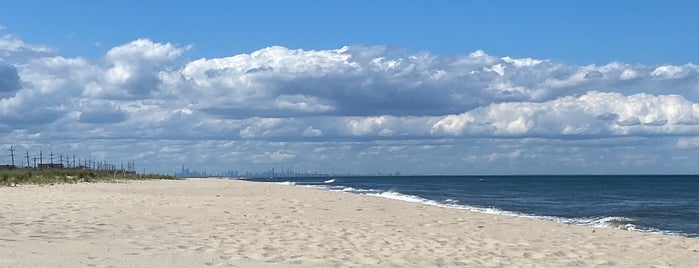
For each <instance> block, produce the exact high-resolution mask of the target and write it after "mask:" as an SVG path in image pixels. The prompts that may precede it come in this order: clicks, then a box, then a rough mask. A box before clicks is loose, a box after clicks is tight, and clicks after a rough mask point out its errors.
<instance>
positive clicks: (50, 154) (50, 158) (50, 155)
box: [49, 151, 53, 166]
mask: <svg viewBox="0 0 699 268" xmlns="http://www.w3.org/2000/svg"><path fill="white" fill-rule="evenodd" d="M49 161H51V162H49V164H50V165H52V166H53V151H49Z"/></svg>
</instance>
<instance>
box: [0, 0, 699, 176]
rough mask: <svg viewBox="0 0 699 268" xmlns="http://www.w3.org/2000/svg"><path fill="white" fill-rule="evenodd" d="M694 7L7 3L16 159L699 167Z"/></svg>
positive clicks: (598, 169)
mask: <svg viewBox="0 0 699 268" xmlns="http://www.w3.org/2000/svg"><path fill="white" fill-rule="evenodd" d="M696 10H699V2H696V1H634V2H628V1H535V2H524V1H351V2H339V1H216V0H212V1H205V2H202V3H198V2H197V3H195V2H191V1H157V0H153V1H81V0H76V1H12V0H0V150H2V151H4V152H7V153H2V154H0V163H2V164H4V162H7V163H9V162H10V156H9V154H10V153H9V147H10V146H13V147H14V148H16V149H17V152H21V153H22V154H23V153H24V152H26V151H29V152H30V154H32V155H33V154H38V151H39V150H41V151H43V152H45V151H54V152H62V153H66V154H73V153H75V154H77V156H78V157H79V158H90V159H93V160H108V161H111V162H114V163H120V162H126V161H135V162H136V164H137V168H138V169H139V171H140V170H142V169H145V170H146V171H148V172H162V173H173V172H175V171H179V170H180V169H181V167H182V165H185V166H186V167H187V168H189V169H196V170H208V171H210V172H221V171H224V170H229V169H230V170H239V171H241V172H244V171H252V172H257V171H265V170H269V169H271V168H275V169H276V170H281V169H285V170H286V169H289V168H291V169H292V170H293V171H295V172H322V173H335V174H340V173H353V174H377V173H382V174H387V173H394V172H402V173H403V174H629V173H632V174H638V173H644V174H645V173H651V174H656V173H673V174H690V173H691V174H696V173H699V166H697V165H696V164H695V163H696V162H697V160H699V157H698V156H697V155H698V154H697V153H699V150H698V148H699V65H697V62H699V49H698V47H699V46H697V44H698V43H699V27H696V26H697V25H699V17H698V16H696V15H695V14H694V13H695V11H696ZM16 162H17V163H18V164H20V160H19V159H18V160H16ZM25 162H26V161H25Z"/></svg>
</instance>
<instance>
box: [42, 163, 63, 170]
mask: <svg viewBox="0 0 699 268" xmlns="http://www.w3.org/2000/svg"><path fill="white" fill-rule="evenodd" d="M50 168H63V164H39V169H50Z"/></svg>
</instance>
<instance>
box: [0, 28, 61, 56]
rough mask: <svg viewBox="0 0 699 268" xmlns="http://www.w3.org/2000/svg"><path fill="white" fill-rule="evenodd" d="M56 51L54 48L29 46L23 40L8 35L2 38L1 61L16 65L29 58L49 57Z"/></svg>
mask: <svg viewBox="0 0 699 268" xmlns="http://www.w3.org/2000/svg"><path fill="white" fill-rule="evenodd" d="M55 52H56V51H55V49H53V48H50V47H47V46H40V45H32V44H27V43H25V42H24V41H22V40H21V39H19V38H17V37H15V36H12V35H9V34H6V35H3V36H0V59H4V60H5V61H8V62H11V63H15V62H19V61H23V60H26V59H28V58H34V57H41V56H48V55H52V54H54V53H55Z"/></svg>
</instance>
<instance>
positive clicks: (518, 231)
mask: <svg viewBox="0 0 699 268" xmlns="http://www.w3.org/2000/svg"><path fill="white" fill-rule="evenodd" d="M0 207H1V208H2V211H1V213H0V252H2V253H0V267H109V266H115V267H209V266H211V267H218V266H229V267H230V266H233V267H347V266H360V267H439V266H443V267H571V266H575V267H600V266H616V267H699V252H697V251H699V239H694V238H685V237H677V236H665V235H656V234H645V233H639V232H631V231H623V230H615V229H607V228H591V227H582V226H575V225H566V224H559V223H555V222H549V221H543V220H536V219H529V218H518V217H509V216H500V215H489V214H482V213H476V212H471V211H467V210H459V209H447V208H440V207H433V206H428V205H422V204H417V203H408V202H402V201H396V200H390V199H384V198H379V197H372V196H362V195H355V194H348V193H341V192H330V191H324V190H319V189H312V188H305V187H296V186H286V185H278V184H267V183H254V182H247V181H237V180H216V179H191V180H180V181H136V182H130V183H81V184H73V185H53V186H19V187H0Z"/></svg>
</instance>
